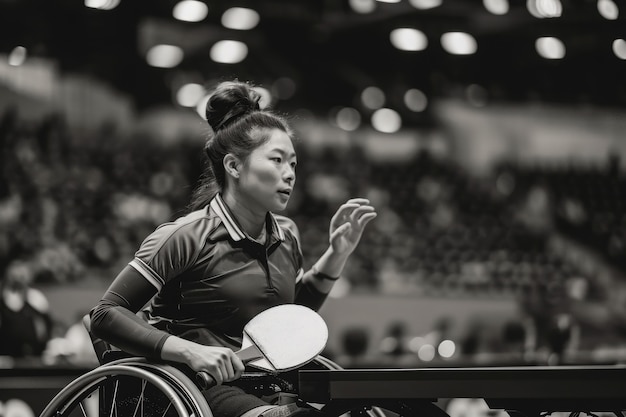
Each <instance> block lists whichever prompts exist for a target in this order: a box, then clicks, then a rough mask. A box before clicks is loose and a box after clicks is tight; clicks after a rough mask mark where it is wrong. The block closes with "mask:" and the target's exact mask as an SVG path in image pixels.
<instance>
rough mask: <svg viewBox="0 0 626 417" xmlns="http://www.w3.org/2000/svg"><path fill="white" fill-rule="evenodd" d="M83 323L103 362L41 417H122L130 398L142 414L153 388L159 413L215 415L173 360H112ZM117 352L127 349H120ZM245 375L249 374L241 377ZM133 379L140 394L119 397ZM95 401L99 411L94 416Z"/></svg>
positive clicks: (137, 416)
mask: <svg viewBox="0 0 626 417" xmlns="http://www.w3.org/2000/svg"><path fill="white" fill-rule="evenodd" d="M83 324H84V326H85V328H86V329H87V332H88V333H89V336H90V337H91V341H92V345H93V347H94V350H95V352H96V355H97V357H98V360H99V362H100V366H99V367H97V368H95V369H93V370H91V371H89V372H87V373H86V374H84V375H82V376H80V377H78V378H76V379H75V380H74V381H72V382H71V383H70V384H68V385H67V386H66V387H65V388H63V389H62V390H61V391H60V392H59V393H58V394H57V395H56V396H55V397H54V398H53V399H52V400H51V401H50V403H48V405H47V406H46V408H45V409H44V410H43V412H42V413H41V414H40V417H122V415H123V416H124V417H126V414H125V413H123V412H121V411H120V408H122V406H121V405H120V408H118V403H117V401H118V400H119V401H120V403H122V402H123V407H127V408H128V407H129V404H128V403H129V402H130V407H131V408H134V410H133V412H132V417H144V414H145V411H146V408H149V407H148V405H149V404H152V401H153V400H151V399H148V397H147V396H144V395H145V394H146V392H150V393H151V395H154V394H152V393H158V395H160V396H162V400H167V401H169V405H168V406H167V408H165V409H164V410H162V413H161V417H166V415H167V416H168V417H169V416H170V415H171V410H173V411H174V412H175V414H176V415H178V417H213V413H212V411H211V409H210V407H209V405H208V403H207V402H206V399H205V398H204V396H203V395H202V392H201V390H200V388H199V387H198V386H197V385H196V383H195V382H194V381H193V380H192V379H191V378H190V377H189V376H188V375H186V374H185V373H184V372H183V371H181V370H180V369H178V368H176V367H175V366H172V365H170V364H167V363H160V362H154V361H149V360H147V359H146V358H142V357H132V356H131V357H122V358H120V359H116V360H112V361H110V362H108V361H107V358H106V356H107V353H111V352H116V351H117V349H115V348H113V347H112V346H111V345H110V344H108V343H107V342H105V341H103V340H101V339H98V338H96V337H94V336H93V335H92V333H91V326H90V320H89V316H88V315H86V316H85V317H84V318H83ZM117 352H119V353H122V354H123V352H121V351H117ZM313 363H314V364H315V365H317V366H319V367H321V368H323V369H331V370H332V369H341V367H340V366H339V365H337V364H336V363H334V362H333V361H331V360H330V359H327V358H325V357H323V356H321V355H318V356H317V357H316V358H315V359H314V360H313ZM245 376H246V373H244V376H242V379H243V378H244V377H245ZM120 381H121V382H120ZM129 381H132V382H129ZM129 383H130V384H134V385H133V388H136V385H139V386H140V392H139V394H138V396H137V393H136V392H134V391H133V393H132V400H130V401H129V400H128V397H129V396H128V393H126V392H123V393H122V394H121V395H120V398H118V397H117V396H118V394H119V392H120V391H123V390H124V389H126V388H127V387H122V388H120V385H128V384H129ZM111 391H112V392H111ZM124 395H126V397H124ZM108 397H110V398H108ZM135 397H136V399H137V401H136V403H135V402H134V398H135ZM108 400H111V401H112V402H111V404H108ZM162 400H161V401H162ZM96 402H97V410H98V412H97V414H96V415H93V413H94V411H93V410H94V407H95V406H96ZM150 407H152V405H150ZM148 411H154V410H148ZM353 412H356V414H358V415H364V416H369V417H385V414H384V413H383V412H382V411H381V410H380V409H378V408H376V407H373V408H370V409H358V410H353V411H350V414H352V413H353ZM344 413H345V412H342V413H340V415H343V414H344ZM148 415H150V416H152V415H153V414H148Z"/></svg>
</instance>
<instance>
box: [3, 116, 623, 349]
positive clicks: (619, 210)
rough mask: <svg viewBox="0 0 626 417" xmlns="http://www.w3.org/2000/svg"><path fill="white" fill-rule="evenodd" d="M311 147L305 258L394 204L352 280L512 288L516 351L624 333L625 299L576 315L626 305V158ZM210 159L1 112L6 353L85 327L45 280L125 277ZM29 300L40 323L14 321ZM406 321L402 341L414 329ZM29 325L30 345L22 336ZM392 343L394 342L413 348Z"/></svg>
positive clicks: (301, 155)
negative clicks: (342, 229) (473, 156)
mask: <svg viewBox="0 0 626 417" xmlns="http://www.w3.org/2000/svg"><path fill="white" fill-rule="evenodd" d="M200 139H202V138H200ZM382 140H384V139H382ZM297 149H298V160H299V162H298V186H297V187H296V188H297V190H296V192H294V194H293V197H292V201H291V202H290V206H289V208H288V212H287V213H285V214H287V215H289V216H290V217H292V218H293V219H294V220H295V222H296V224H298V226H299V228H300V232H301V240H302V242H303V245H302V246H303V252H304V257H305V262H311V261H313V260H314V259H316V257H317V256H319V254H320V253H321V252H322V251H323V249H324V248H325V246H326V245H327V242H326V239H327V228H328V222H329V220H330V216H331V215H332V213H333V212H334V211H335V210H336V207H337V206H338V205H339V204H341V202H343V201H345V199H347V198H350V197H353V196H364V197H367V198H369V199H370V200H371V202H372V204H374V205H375V206H376V207H377V210H378V212H379V217H378V219H377V220H376V221H375V222H374V223H373V227H372V228H370V230H368V231H367V233H368V235H367V236H366V238H364V239H363V241H362V244H361V245H360V246H359V247H358V249H357V252H356V253H355V254H354V256H353V257H352V258H351V262H350V263H349V264H348V266H347V268H346V271H345V281H344V284H342V286H341V287H340V288H339V289H338V291H344V292H346V291H352V292H359V291H364V292H377V293H384V294H403V295H407V294H414V295H417V296H445V297H485V298H490V297H491V298H500V297H510V298H511V299H512V300H515V301H516V302H518V303H519V304H520V306H521V309H522V311H524V313H525V317H523V318H522V319H521V320H520V321H519V322H515V323H508V324H507V327H506V328H504V329H500V332H499V333H498V334H499V336H498V337H499V349H500V350H506V349H512V347H511V346H513V344H515V346H516V348H515V349H519V350H520V351H525V350H527V349H529V346H530V348H534V349H536V348H537V347H540V346H544V347H545V346H548V347H549V350H550V351H552V352H556V353H557V354H562V352H563V350H564V349H565V348H566V346H567V344H568V343H571V342H572V340H574V339H573V335H574V334H576V332H578V331H580V329H581V328H585V329H595V333H594V332H593V331H591V330H589V331H587V330H585V332H583V333H584V334H583V336H584V335H586V334H592V335H593V340H592V341H586V339H585V338H584V337H580V338H579V342H578V343H579V346H582V347H585V343H587V345H588V346H591V345H593V344H594V343H596V344H597V343H599V339H598V338H599V337H600V338H603V337H608V336H606V335H618V339H619V340H622V339H623V338H624V336H625V334H626V330H625V329H626V322H623V321H622V318H624V317H626V315H623V316H622V315H621V314H622V312H621V311H619V309H618V310H617V311H608V310H606V308H609V310H610V307H606V308H605V309H604V310H602V313H597V312H596V315H595V316H594V315H593V314H592V313H589V311H592V312H593V311H596V310H585V312H584V313H583V314H578V315H577V314H575V310H576V309H579V308H583V307H580V306H585V305H594V306H597V305H602V306H607V305H619V303H620V302H621V305H626V290H625V289H624V280H623V278H622V273H623V272H624V268H625V267H626V264H624V260H623V259H624V257H623V256H622V255H623V252H624V246H625V245H626V241H625V240H624V239H625V234H624V231H625V230H626V215H625V214H623V213H624V204H625V201H626V188H625V187H624V185H625V180H624V178H623V176H622V174H621V173H620V170H619V160H618V159H615V158H612V159H610V160H609V161H607V164H606V166H603V167H586V166H582V165H580V166H579V165H566V166H556V167H530V168H529V167H519V166H516V165H514V164H510V163H503V164H502V165H500V166H498V168H497V169H496V170H494V172H493V173H492V175H490V176H487V177H485V176H481V177H476V176H473V175H471V174H470V173H468V172H467V171H465V170H464V169H463V168H462V167H461V165H459V164H457V163H456V162H455V161H453V160H450V159H447V158H442V157H438V156H435V155H433V154H431V153H429V152H428V151H426V150H422V151H420V152H417V153H416V154H415V155H414V156H413V157H411V158H410V159H407V160H403V161H402V162H397V161H375V160H371V159H368V157H367V154H366V153H365V152H363V149H362V147H360V146H359V145H358V141H355V143H354V144H353V145H352V146H350V147H348V148H346V147H341V148H333V147H332V146H327V147H323V148H321V149H320V148H315V147H311V146H309V145H308V144H307V142H306V140H305V138H303V139H302V140H301V143H298V144H297ZM202 169H203V160H202V140H195V141H194V140H181V141H180V143H177V144H166V145H164V144H161V145H157V144H155V143H154V142H153V141H151V139H150V138H149V137H141V136H133V137H127V136H126V135H122V134H120V133H119V132H117V131H116V128H115V126H113V125H106V124H105V125H103V126H102V127H101V129H100V130H98V131H95V132H93V131H90V132H80V131H75V130H72V129H70V128H69V127H68V126H67V124H66V123H65V121H64V119H63V117H62V116H61V115H51V116H49V117H48V118H46V119H44V120H41V121H39V122H38V123H33V122H25V121H24V120H22V119H21V118H20V115H19V114H17V113H16V112H13V111H10V110H9V111H6V112H5V113H4V114H2V115H0V177H1V180H0V271H1V273H0V276H1V277H2V280H1V281H0V283H1V286H2V291H3V292H2V300H0V306H2V310H1V312H0V341H1V342H0V355H42V354H44V352H45V351H46V350H48V351H50V350H51V349H52V350H53V351H54V349H55V348H54V346H52V347H51V345H50V343H49V341H50V340H51V339H53V338H54V337H55V336H62V337H66V338H67V337H72V336H68V334H70V333H71V331H74V332H79V331H78V330H76V329H75V328H73V327H69V325H70V324H66V327H64V328H63V329H61V330H59V329H57V330H55V328H54V323H53V320H52V319H53V317H54V314H53V312H50V311H49V306H47V304H46V300H45V295H43V294H42V293H41V292H39V291H37V290H35V288H36V287H37V285H41V284H46V285H48V284H52V283H58V284H68V283H73V282H79V281H81V280H84V279H86V278H93V277H101V279H105V280H107V281H109V280H110V279H111V278H112V277H113V276H114V275H115V274H116V273H117V271H119V270H120V269H121V267H122V266H123V265H125V264H126V263H127V262H128V260H129V259H131V258H132V256H133V253H134V251H135V250H136V249H137V247H138V245H139V243H140V242H141V240H142V239H143V238H144V237H145V236H146V235H148V234H149V233H150V232H151V231H152V230H153V229H154V228H155V227H156V226H157V225H158V224H160V223H162V222H164V221H167V220H170V219H173V218H175V217H178V216H179V215H182V214H183V213H184V212H185V210H186V206H187V204H188V201H189V197H190V194H191V192H192V190H193V187H194V185H195V184H196V182H197V179H198V177H199V176H200V175H201V172H202ZM16 300H18V301H16ZM620 300H621V301H620ZM18 312H22V315H23V316H24V317H28V320H29V323H31V324H30V326H31V328H30V329H27V327H28V326H23V325H16V326H13V327H11V325H9V324H8V323H9V322H10V321H11V319H10V318H11V317H12V316H16V315H18ZM581 317H582V320H581V319H580V318H581ZM585 318H587V322H586V323H585ZM78 321H79V320H78V319H77V322H78ZM529 323H530V324H529ZM585 326H586V327H585ZM479 327H480V326H479V325H477V329H478V328H479ZM392 328H393V326H391V325H390V329H392ZM73 329H74V330H73ZM393 329H395V330H390V332H391V335H392V336H393V337H395V338H396V339H401V338H402V337H403V336H402V335H401V334H400V333H401V332H402V327H401V326H396V327H395V328H393ZM529 329H532V330H529ZM577 329H578V330H577ZM607 329H608V330H607ZM433 331H439V332H441V331H443V330H442V329H433ZM55 332H56V333H55ZM394 332H395V333H394ZM479 334H480V331H479V330H476V332H474V333H472V332H468V335H467V337H466V338H465V340H463V341H459V342H458V343H457V351H464V352H465V353H467V354H472V353H476V352H477V351H480V349H482V348H484V343H485V341H484V340H478V339H479V336H478V335H479ZM344 336H345V339H344V340H345V344H344V345H343V347H344V352H341V355H343V357H344V358H346V357H347V356H354V357H358V355H359V354H358V352H362V351H363V345H362V344H363V343H368V342H370V343H371V341H368V340H367V335H366V334H362V333H359V331H352V330H351V331H350V332H349V333H348V334H346V335H344ZM422 336H423V337H425V335H422ZM18 337H20V338H22V340H23V343H21V344H16V345H13V344H12V343H9V342H8V341H9V340H17V339H16V338H18ZM77 337H81V336H77ZM423 337H422V339H420V340H421V341H422V342H423V341H424V340H425V339H424V338H423ZM529 338H531V339H532V341H531V342H529ZM609 338H610V337H609ZM564 341H565V342H564ZM359 343H361V345H359ZM389 343H390V342H388V343H387V345H386V346H385V347H381V349H380V351H381V352H382V354H389V355H391V356H390V357H393V356H394V355H396V357H397V356H398V354H399V352H400V353H404V352H409V353H411V352H413V351H412V350H411V349H409V348H405V349H404V350H402V349H400V346H401V345H400V344H398V343H396V345H394V346H396V348H395V350H394V347H393V346H391V345H390V344H389ZM622 343H623V342H622ZM422 344H423V343H422ZM422 344H420V345H419V346H418V347H415V349H413V350H414V351H415V352H417V350H419V347H421V346H422ZM74 345H76V343H74ZM398 349H400V350H398ZM350 352H356V353H354V355H352V354H350ZM394 352H395V353H394ZM415 352H413V353H415ZM346 355H347V356H346Z"/></svg>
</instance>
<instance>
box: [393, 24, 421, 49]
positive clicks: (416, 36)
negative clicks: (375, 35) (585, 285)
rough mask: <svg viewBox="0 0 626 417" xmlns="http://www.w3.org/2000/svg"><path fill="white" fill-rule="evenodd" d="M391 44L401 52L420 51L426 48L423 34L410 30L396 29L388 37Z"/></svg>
mask: <svg viewBox="0 0 626 417" xmlns="http://www.w3.org/2000/svg"><path fill="white" fill-rule="evenodd" d="M389 38H390V40H391V44H392V45H393V46H395V47H396V48H398V49H400V50H401V51H422V50H424V49H426V47H427V46H428V38H426V35H424V32H422V31H419V30H417V29H412V28H398V29H394V30H392V31H391V34H390V35H389Z"/></svg>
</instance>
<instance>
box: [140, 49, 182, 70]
mask: <svg viewBox="0 0 626 417" xmlns="http://www.w3.org/2000/svg"><path fill="white" fill-rule="evenodd" d="M184 56H185V54H184V52H183V50H182V49H181V48H180V47H178V46H176V45H155V46H153V47H152V48H150V50H149V51H148V53H147V54H146V61H147V62H148V64H149V65H151V66H153V67H158V68H173V67H175V66H177V65H178V64H180V63H181V61H182V60H183V57H184Z"/></svg>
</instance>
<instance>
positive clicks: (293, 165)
mask: <svg viewBox="0 0 626 417" xmlns="http://www.w3.org/2000/svg"><path fill="white" fill-rule="evenodd" d="M289 165H291V168H293V169H296V166H297V165H298V163H296V162H292V163H291V164H289Z"/></svg>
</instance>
